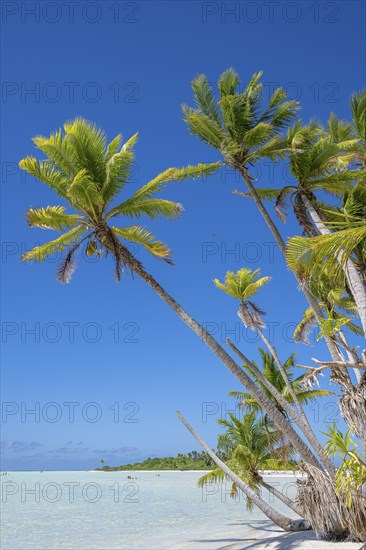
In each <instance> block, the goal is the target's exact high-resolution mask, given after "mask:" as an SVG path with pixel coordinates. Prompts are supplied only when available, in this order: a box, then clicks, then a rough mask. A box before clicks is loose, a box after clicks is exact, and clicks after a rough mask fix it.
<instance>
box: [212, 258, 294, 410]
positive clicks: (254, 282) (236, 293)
mask: <svg viewBox="0 0 366 550" xmlns="http://www.w3.org/2000/svg"><path fill="white" fill-rule="evenodd" d="M259 273H260V270H259V269H256V270H255V271H251V270H250V269H248V268H242V269H240V270H239V271H238V272H237V273H233V272H232V271H228V272H227V273H226V276H225V282H224V283H220V281H219V280H218V279H214V283H215V285H216V286H217V288H219V289H220V290H223V291H224V292H225V293H226V294H228V295H229V296H232V297H233V298H235V299H237V300H239V301H240V306H239V309H238V316H239V317H240V319H241V320H242V321H243V323H244V324H245V325H246V326H249V327H250V328H251V329H253V330H255V331H256V332H257V333H258V334H259V336H260V337H261V339H262V340H263V342H264V343H265V345H266V346H267V348H268V349H269V351H270V353H271V355H272V357H273V359H274V361H275V363H276V365H277V367H278V370H279V372H280V373H281V375H282V378H283V381H284V384H285V386H286V387H287V389H288V391H289V393H290V395H291V396H292V399H293V403H295V404H296V406H297V408H298V410H299V411H301V412H302V413H303V411H302V408H301V405H300V403H299V401H298V399H297V396H296V393H295V391H294V390H293V388H292V385H291V383H290V380H289V378H288V375H287V372H286V370H285V369H284V367H283V365H282V363H281V361H280V359H279V357H278V355H277V352H276V350H275V348H274V346H273V345H272V344H271V343H270V341H269V340H268V339H267V338H266V336H265V335H264V333H263V331H262V330H261V329H262V328H263V327H265V324H264V322H263V320H262V315H263V314H264V311H263V310H261V309H260V308H259V307H258V306H257V305H256V303H255V302H253V300H251V298H252V297H253V296H254V295H255V294H256V293H257V292H258V290H259V289H260V288H261V287H262V286H263V285H265V284H267V283H268V282H269V281H270V279H271V278H270V277H261V278H259ZM304 416H305V415H304Z"/></svg>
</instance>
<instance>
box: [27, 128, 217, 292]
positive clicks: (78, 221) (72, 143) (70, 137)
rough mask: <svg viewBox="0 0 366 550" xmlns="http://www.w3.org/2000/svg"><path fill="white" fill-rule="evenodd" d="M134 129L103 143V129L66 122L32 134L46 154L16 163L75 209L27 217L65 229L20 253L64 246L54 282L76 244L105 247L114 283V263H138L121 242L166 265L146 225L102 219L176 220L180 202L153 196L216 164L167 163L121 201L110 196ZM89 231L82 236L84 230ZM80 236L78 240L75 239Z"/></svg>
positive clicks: (65, 273)
mask: <svg viewBox="0 0 366 550" xmlns="http://www.w3.org/2000/svg"><path fill="white" fill-rule="evenodd" d="M136 141H137V134H135V135H133V136H132V137H131V138H130V139H129V140H127V141H126V142H125V143H124V144H123V140H122V136H121V135H120V134H119V135H117V136H116V137H115V138H114V139H113V140H112V141H111V142H110V143H109V144H108V143H107V140H106V136H105V134H104V132H103V131H102V130H101V129H100V128H98V127H97V126H96V125H95V124H93V123H91V122H88V121H87V120H84V119H82V118H76V119H75V120H73V121H71V122H67V123H66V124H65V125H64V128H63V129H60V130H58V131H56V132H54V133H53V134H51V135H50V136H49V137H48V138H46V137H44V136H37V137H36V138H34V140H33V142H34V144H35V146H36V147H37V148H38V149H40V150H41V151H42V152H43V153H44V154H45V155H46V156H47V158H46V159H45V160H40V161H38V160H37V159H36V158H35V157H26V158H25V159H23V160H21V161H20V163H19V165H20V167H21V168H22V169H23V170H25V171H26V172H28V173H29V174H31V175H32V176H34V177H35V178H36V179H38V180H40V181H42V182H44V183H46V184H47V185H48V186H49V187H50V188H51V189H53V190H55V191H56V192H57V193H58V194H59V195H60V196H61V197H62V198H63V199H65V200H66V201H67V202H68V203H69V205H70V206H71V207H72V208H73V209H75V210H76V211H77V212H78V214H77V215H76V214H68V213H66V211H65V208H64V207H63V206H47V207H46V208H41V209H33V208H31V209H30V210H29V212H28V214H27V220H28V223H29V225H30V226H32V227H41V228H45V229H54V230H57V231H63V230H69V231H67V232H66V233H64V234H63V235H61V236H60V237H58V238H57V239H55V240H53V241H51V242H49V243H46V244H44V245H42V246H37V247H35V248H34V249H33V250H31V251H29V252H26V253H25V254H24V255H23V260H28V261H29V260H32V261H44V260H45V259H46V257H47V256H48V255H49V254H53V253H54V252H62V251H64V250H65V249H67V254H66V257H65V259H64V261H63V263H62V264H61V266H60V268H59V270H58V279H59V281H61V282H64V283H67V282H69V281H70V278H71V274H72V272H73V269H74V255H75V253H76V251H77V250H78V249H79V247H80V245H81V244H82V243H84V244H85V250H86V253H87V254H88V255H92V254H94V253H95V252H97V254H98V256H99V257H100V256H101V254H102V251H103V250H104V251H105V252H106V253H107V254H112V256H114V258H115V262H116V267H115V276H116V279H117V280H119V278H120V273H121V266H125V265H127V266H129V267H133V266H137V265H140V264H139V263H138V262H137V261H136V260H135V258H134V257H133V256H132V255H131V254H130V252H129V251H128V249H127V248H126V247H125V245H124V244H123V242H121V241H120V238H121V239H123V241H127V242H132V243H137V244H139V245H141V246H142V247H143V248H144V249H145V250H147V251H148V252H149V253H151V254H152V255H153V256H155V257H157V258H162V259H164V260H165V261H168V262H170V263H171V261H170V259H169V256H170V250H169V248H168V247H167V246H166V245H165V244H164V243H162V242H161V241H159V240H157V239H156V238H155V237H154V236H153V235H152V234H151V233H150V232H149V231H148V230H147V229H145V228H144V227H141V226H138V225H127V226H125V227H114V226H113V227H110V226H109V225H108V220H109V219H110V218H114V217H117V216H121V217H123V216H124V217H128V218H133V219H140V218H141V217H142V216H143V215H146V216H148V217H149V218H151V219H155V218H159V217H165V218H168V219H176V218H178V217H179V215H180V214H181V212H182V211H183V207H182V205H181V204H179V203H175V202H173V201H170V200H167V199H162V198H156V197H155V195H156V194H157V193H160V192H161V191H162V190H163V189H164V187H165V186H166V184H167V183H168V182H173V181H184V180H186V179H197V178H200V177H206V176H207V175H210V174H213V173H214V172H215V171H217V170H218V169H219V167H220V166H221V164H220V163H217V162H216V163H211V164H198V165H197V166H187V167H184V168H169V169H168V170H165V171H164V172H162V173H161V174H159V175H158V176H156V177H155V178H154V179H153V180H151V181H150V182H148V183H147V184H146V185H144V186H142V187H141V188H140V189H138V190H137V191H135V193H134V194H133V195H132V196H130V197H125V198H124V200H123V202H121V203H120V204H119V205H117V206H112V204H111V203H112V201H113V200H114V199H115V198H116V197H117V195H118V194H119V193H120V192H121V191H122V190H123V191H124V188H125V187H126V186H127V184H128V179H129V176H130V174H131V170H132V166H133V162H134V154H133V147H134V145H135V143H136ZM85 232H88V235H87V236H86V237H85V236H84V233H85ZM80 237H82V239H81V240H80Z"/></svg>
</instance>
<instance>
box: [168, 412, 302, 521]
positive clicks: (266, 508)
mask: <svg viewBox="0 0 366 550" xmlns="http://www.w3.org/2000/svg"><path fill="white" fill-rule="evenodd" d="M177 416H178V418H179V420H180V421H181V422H182V424H183V425H184V426H185V427H186V428H187V429H188V430H189V431H190V432H191V434H192V435H193V437H194V438H195V439H196V440H197V441H198V443H199V444H200V445H201V446H202V448H203V449H204V450H205V451H206V453H207V454H208V455H209V456H210V457H211V459H212V460H213V462H214V463H215V464H216V466H217V467H218V468H219V469H220V471H222V472H223V475H224V476H226V477H227V478H228V479H230V480H231V481H232V482H233V483H234V484H235V486H236V487H238V488H239V489H240V490H241V491H243V493H244V494H245V495H246V496H247V498H248V499H250V500H251V501H252V502H253V504H255V505H256V506H258V508H259V509H260V510H261V511H262V512H263V513H264V514H265V515H266V516H267V517H268V518H269V519H271V520H272V521H273V523H275V524H276V525H278V526H279V527H281V529H284V531H304V530H306V529H310V525H309V523H308V522H307V521H304V520H303V519H301V520H292V519H290V518H288V517H286V516H284V515H283V514H281V513H279V512H278V511H277V510H275V509H274V508H272V506H270V505H269V504H268V503H267V502H265V501H264V500H263V499H262V498H261V496H260V495H259V494H258V492H257V491H256V490H255V489H254V488H253V487H251V486H250V485H249V483H247V482H246V481H245V480H244V479H242V478H241V477H239V476H238V475H237V474H236V473H235V472H233V471H232V470H231V469H230V468H229V466H227V464H225V462H223V461H222V460H221V459H220V458H219V457H218V456H217V455H216V454H215V453H214V451H213V450H212V449H210V447H209V446H208V445H207V443H205V441H204V440H203V439H202V438H201V437H200V436H199V435H198V433H197V432H196V431H195V430H194V429H193V428H192V426H191V425H190V424H189V423H188V422H187V420H186V419H185V418H184V417H183V416H182V415H181V414H180V412H179V411H177Z"/></svg>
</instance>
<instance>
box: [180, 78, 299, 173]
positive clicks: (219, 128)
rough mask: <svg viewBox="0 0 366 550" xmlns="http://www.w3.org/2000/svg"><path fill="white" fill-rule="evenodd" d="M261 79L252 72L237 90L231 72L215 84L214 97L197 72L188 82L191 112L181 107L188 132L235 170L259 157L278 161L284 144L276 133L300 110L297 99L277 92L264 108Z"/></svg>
mask: <svg viewBox="0 0 366 550" xmlns="http://www.w3.org/2000/svg"><path fill="white" fill-rule="evenodd" d="M261 76H262V72H258V73H255V74H254V75H253V76H252V78H251V79H250V81H249V83H248V84H247V85H246V86H245V88H244V90H243V91H242V92H240V91H239V86H240V79H239V76H238V74H237V73H236V72H235V70H234V69H233V68H230V69H228V70H226V71H225V72H224V73H223V74H222V75H221V76H220V78H219V80H218V90H219V97H218V98H216V97H215V94H214V91H213V89H212V87H211V86H210V84H209V82H208V80H207V78H206V76H205V75H202V74H201V75H199V76H197V77H196V78H195V79H194V80H193V81H192V89H193V96H194V101H195V104H196V108H192V107H189V106H187V105H183V106H182V111H183V114H184V120H185V122H186V123H187V125H188V127H189V130H190V131H191V133H192V134H194V135H196V136H198V137H199V138H200V139H202V140H203V141H205V142H206V143H207V144H208V145H210V146H211V147H214V148H215V149H218V150H219V151H220V152H221V153H222V155H223V156H224V158H225V161H226V163H227V164H228V165H230V166H234V167H235V168H244V167H245V166H246V164H247V163H249V162H255V161H258V160H261V159H263V158H269V159H271V160H276V159H278V158H283V156H284V153H285V150H286V148H287V143H286V140H284V139H282V138H281V137H280V136H279V134H280V132H281V130H282V129H283V128H284V127H285V126H286V125H287V124H288V123H289V122H290V121H291V120H292V119H293V118H294V116H295V112H296V111H297V109H298V108H299V107H298V103H297V102H296V101H289V100H287V99H286V93H285V91H284V90H283V89H282V88H278V89H277V90H275V91H274V93H273V94H272V96H271V98H270V100H269V102H268V103H267V104H265V103H264V101H263V94H262V91H263V84H262V82H261Z"/></svg>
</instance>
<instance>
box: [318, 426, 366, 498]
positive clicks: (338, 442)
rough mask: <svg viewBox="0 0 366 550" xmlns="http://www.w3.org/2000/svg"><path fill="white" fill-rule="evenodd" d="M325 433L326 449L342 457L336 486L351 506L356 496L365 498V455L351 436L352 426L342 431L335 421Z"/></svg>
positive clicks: (329, 452)
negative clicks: (326, 439)
mask: <svg viewBox="0 0 366 550" xmlns="http://www.w3.org/2000/svg"><path fill="white" fill-rule="evenodd" d="M323 433H324V435H326V436H328V438H329V439H328V441H327V443H326V444H325V451H326V452H327V453H328V454H329V455H333V456H338V457H340V458H341V459H342V463H341V465H340V467H339V468H338V469H337V474H336V478H335V487H336V492H337V493H341V494H343V495H344V498H345V502H346V506H348V507H349V508H351V507H352V504H353V501H354V500H355V499H356V498H358V499H360V498H364V496H363V494H362V491H363V488H364V487H365V484H366V463H365V457H364V456H363V454H362V453H359V452H358V445H357V443H356V442H355V441H354V440H353V439H352V436H351V434H352V429H351V428H350V429H348V430H347V431H346V433H342V432H341V431H340V430H339V429H338V428H337V426H336V424H335V423H334V424H333V425H331V426H328V431H327V432H323Z"/></svg>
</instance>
